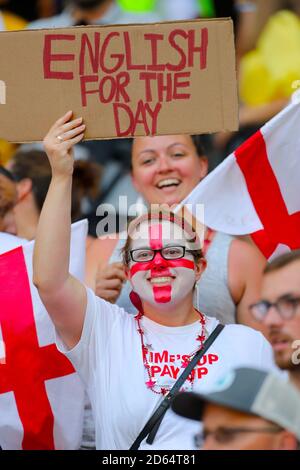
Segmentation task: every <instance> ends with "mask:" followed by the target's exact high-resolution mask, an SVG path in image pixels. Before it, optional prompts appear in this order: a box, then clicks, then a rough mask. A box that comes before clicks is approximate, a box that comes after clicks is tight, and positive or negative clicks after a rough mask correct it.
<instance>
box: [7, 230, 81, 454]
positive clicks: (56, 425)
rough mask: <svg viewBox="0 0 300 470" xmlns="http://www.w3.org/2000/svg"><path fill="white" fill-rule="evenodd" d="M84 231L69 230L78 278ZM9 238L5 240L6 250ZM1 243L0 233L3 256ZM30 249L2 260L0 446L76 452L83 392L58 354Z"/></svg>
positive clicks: (29, 246)
mask: <svg viewBox="0 0 300 470" xmlns="http://www.w3.org/2000/svg"><path fill="white" fill-rule="evenodd" d="M86 226H87V225H86V222H85V221H83V222H78V223H77V224H74V226H73V227H72V244H71V261H70V270H71V272H72V273H73V275H75V276H77V277H78V278H81V279H82V277H83V273H84V253H85V238H86ZM1 235H2V236H1ZM7 237H9V236H7ZM13 238H14V237H10V238H9V239H8V238H7V242H8V244H7V246H9V247H10V248H11V241H12V239H13ZM5 240H6V239H5V234H0V242H1V247H0V250H1V252H3V251H5V246H4V245H5ZM17 241H18V239H16V245H18V244H19V243H17ZM33 246H34V243H33V242H32V243H26V244H25V245H23V246H19V247H17V248H15V249H13V250H11V251H8V252H5V253H3V254H2V255H0V346H1V347H0V445H1V446H2V448H3V449H27V450H28V449H35V450H37V449H43V450H52V449H76V448H78V447H79V446H80V443H81V438H82V424H83V410H84V389H83V385H82V383H81V381H80V379H79V377H78V375H77V374H76V373H75V371H74V368H73V366H72V364H71V363H70V362H69V360H68V359H67V358H66V357H65V356H64V355H62V354H61V353H59V352H58V350H57V349H56V346H55V331H54V327H53V324H52V323H51V321H50V318H49V317H48V314H47V312H46V310H45V308H44V306H43V304H42V302H41V300H40V297H39V295H38V292H37V290H36V288H35V287H34V286H33V284H32V281H31V279H32V253H33ZM49 256H51V254H49Z"/></svg>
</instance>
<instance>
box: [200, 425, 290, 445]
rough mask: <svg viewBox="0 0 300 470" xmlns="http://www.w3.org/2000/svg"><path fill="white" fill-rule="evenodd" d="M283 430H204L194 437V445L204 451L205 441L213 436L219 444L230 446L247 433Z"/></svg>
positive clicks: (223, 428)
mask: <svg viewBox="0 0 300 470" xmlns="http://www.w3.org/2000/svg"><path fill="white" fill-rule="evenodd" d="M281 431H282V428H281V427H280V426H277V425H274V426H268V427H262V428H245V427H241V428H225V427H220V428H217V429H216V430H215V431H208V430H207V429H204V430H203V431H202V432H201V433H199V434H196V435H195V436H194V443H195V446H196V448H197V449H202V447H203V445H204V442H205V440H206V439H207V438H208V437H209V436H213V438H214V440H215V441H216V442H217V443H218V444H229V443H230V442H232V441H233V440H234V439H235V437H236V436H237V435H238V434H247V433H258V434H259V433H267V434H275V433H277V432H281Z"/></svg>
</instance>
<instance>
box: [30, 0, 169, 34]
mask: <svg viewBox="0 0 300 470" xmlns="http://www.w3.org/2000/svg"><path fill="white" fill-rule="evenodd" d="M159 19H160V18H159V16H158V15H157V14H155V13H146V14H143V13H140V14H139V13H129V12H125V11H123V10H122V9H121V8H120V6H119V5H118V4H117V3H116V2H115V1H114V0H68V1H66V7H65V9H64V10H63V11H62V12H61V13H60V14H59V15H56V16H52V17H50V18H43V19H40V20H37V21H34V22H32V23H30V24H29V25H28V27H29V28H30V29H38V28H65V27H68V26H74V25H88V24H120V23H143V22H149V21H159Z"/></svg>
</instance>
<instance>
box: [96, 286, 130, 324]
mask: <svg viewBox="0 0 300 470" xmlns="http://www.w3.org/2000/svg"><path fill="white" fill-rule="evenodd" d="M87 295H88V304H89V305H91V304H92V303H93V305H94V308H95V310H96V314H97V312H98V313H100V312H104V314H105V315H107V318H109V319H111V320H112V321H114V320H116V321H119V322H120V323H132V322H133V321H134V315H132V314H130V313H128V312H126V310H124V308H122V307H119V305H117V304H112V303H110V302H107V301H106V300H104V299H101V298H100V297H98V296H97V295H96V294H95V293H94V291H93V290H92V289H90V288H88V287H87Z"/></svg>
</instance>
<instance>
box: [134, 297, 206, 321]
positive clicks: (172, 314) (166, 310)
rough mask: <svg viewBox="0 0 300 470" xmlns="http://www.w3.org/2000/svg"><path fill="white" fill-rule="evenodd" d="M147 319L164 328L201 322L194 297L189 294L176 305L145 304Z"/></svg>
mask: <svg viewBox="0 0 300 470" xmlns="http://www.w3.org/2000/svg"><path fill="white" fill-rule="evenodd" d="M143 309H144V315H145V317H147V318H149V319H150V320H152V321H154V322H155V323H159V324H160V325H163V326H184V325H189V324H191V323H194V322H195V321H197V320H199V313H198V312H197V311H196V310H195V308H194V306H193V295H192V294H189V295H188V296H187V297H186V298H184V299H182V300H181V301H180V302H178V303H177V304H176V305H174V304H170V305H167V304H159V303H157V304H156V305H153V304H150V303H147V302H143Z"/></svg>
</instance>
